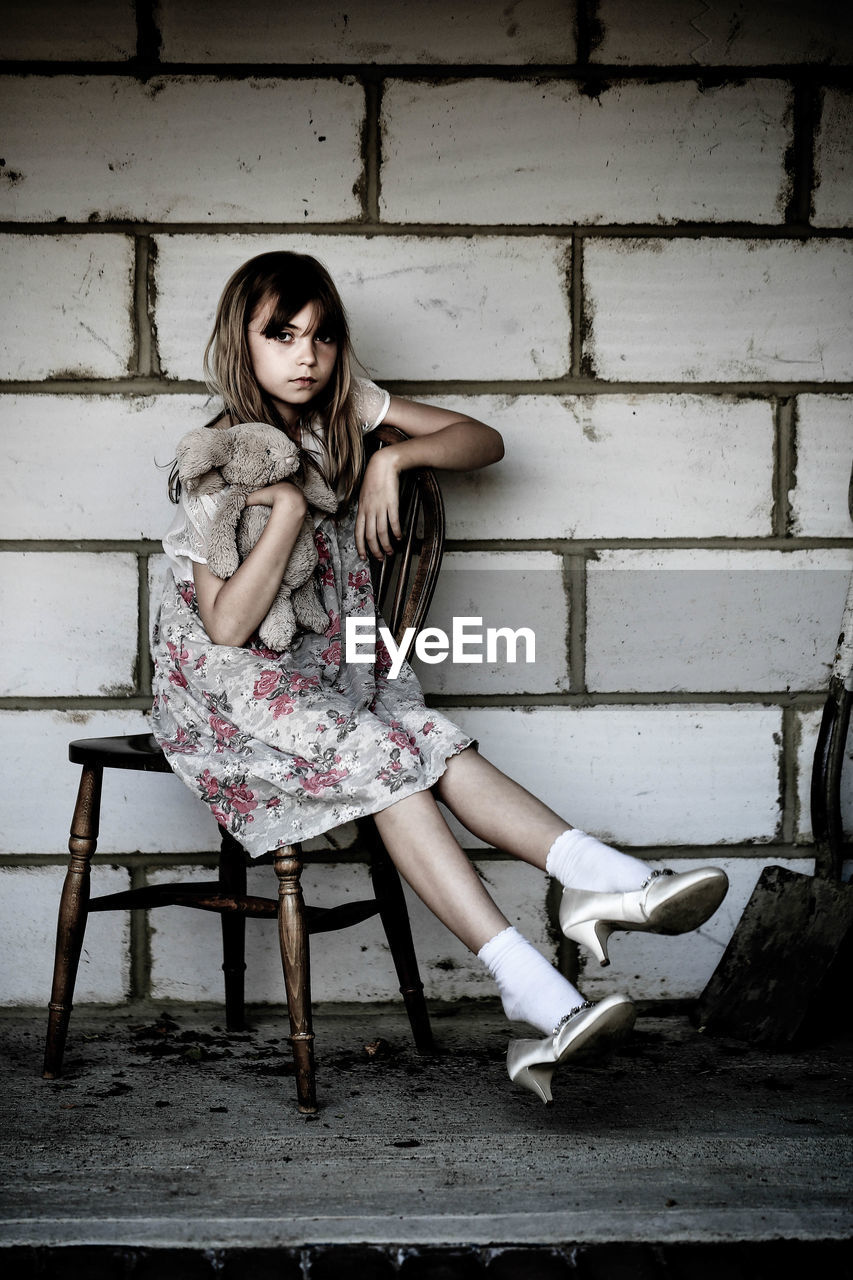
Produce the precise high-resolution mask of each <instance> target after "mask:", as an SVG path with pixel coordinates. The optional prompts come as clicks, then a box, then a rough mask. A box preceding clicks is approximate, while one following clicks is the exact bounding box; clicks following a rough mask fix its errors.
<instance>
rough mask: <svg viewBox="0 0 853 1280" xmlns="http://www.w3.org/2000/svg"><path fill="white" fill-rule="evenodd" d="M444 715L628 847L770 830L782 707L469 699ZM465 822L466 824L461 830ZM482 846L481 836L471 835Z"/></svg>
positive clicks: (504, 765)
mask: <svg viewBox="0 0 853 1280" xmlns="http://www.w3.org/2000/svg"><path fill="white" fill-rule="evenodd" d="M445 711H446V714H447V715H449V716H450V717H451V719H453V720H454V721H455V722H456V723H457V724H459V725H460V726H461V727H462V728H463V729H464V730H465V731H466V732H467V733H469V734H471V735H472V737H475V738H477V739H478V740H479V743H480V750H481V751H482V753H483V755H484V756H486V758H487V759H489V760H491V761H492V762H493V763H494V764H495V765H497V767H498V768H499V769H503V770H504V772H506V773H508V774H510V776H511V777H514V778H515V779H516V780H517V781H518V782H520V783H521V784H522V785H523V786H525V787H527V789H528V790H529V791H532V792H533V793H534V794H535V795H538V796H539V797H540V798H541V799H543V800H544V801H545V803H546V804H548V805H550V806H551V808H552V809H554V810H555V811H556V812H557V813H559V814H561V816H562V817H564V818H566V820H567V821H568V822H570V823H572V825H574V826H579V827H582V828H583V829H584V830H585V831H591V832H594V833H595V834H596V835H598V836H600V837H601V839H603V840H611V841H613V842H614V843H617V844H621V845H626V846H627V845H639V846H650V845H670V844H674V845H683V844H689V845H693V844H697V845H705V844H713V843H720V844H737V843H741V842H744V841H748V842H753V841H765V840H770V839H772V838H773V837H774V835H775V833H776V827H777V822H778V819H779V778H778V757H779V733H780V730H781V723H782V713H781V711H780V709H779V708H778V707H771V706H759V705H742V706H737V705H732V706H717V705H704V704H701V703H696V704H692V705H691V704H686V705H670V706H650V705H649V706H647V705H627V706H598V707H573V706H568V707H535V708H526V709H522V708H515V707H463V706H453V707H449V708H445ZM457 829H458V828H457ZM465 843H466V845H467V846H468V847H470V848H473V847H475V845H476V841H473V840H472V838H471V837H468V838H467V839H466V840H465Z"/></svg>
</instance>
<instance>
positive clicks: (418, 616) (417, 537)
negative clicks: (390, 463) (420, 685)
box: [366, 426, 444, 647]
mask: <svg viewBox="0 0 853 1280" xmlns="http://www.w3.org/2000/svg"><path fill="white" fill-rule="evenodd" d="M405 439H406V436H405V434H404V433H403V432H402V431H399V430H398V429H397V428H396V427H389V426H380V427H377V428H376V430H375V431H371V432H370V434H369V435H368V436H367V439H366V443H367V445H368V449H369V448H370V447H371V445H373V446H374V447H376V448H379V449H381V448H382V446H383V445H385V444H396V443H397V442H398V441H400V440H405ZM400 528H401V530H402V537H401V539H400V541H399V543H398V545H397V546H395V548H394V551H393V553H392V554H391V555H388V556H386V557H385V559H384V560H382V561H377V560H375V559H373V558H372V557H371V576H372V578H373V591H374V595H375V597H376V606H377V608H378V609H379V610H380V611H381V613H382V615H383V617H384V618H385V621H386V623H387V625H388V629H389V631H390V632H391V634H392V635H393V637H394V639H395V641H396V642H397V643H398V644H399V642H400V640H401V638H402V636H403V634H404V633H405V630H406V628H407V627H414V629H415V634H417V632H418V631H419V630H420V628H421V626H422V624H423V621H424V619H425V618H426V615H427V610H428V609H429V606H430V604H431V603H432V597H433V593H434V592H435V587H436V583H437V582H438V572H439V569H440V568H441V559H442V556H443V554H444V501H443V499H442V496H441V489H440V488H439V485H438V480H437V479H436V476H435V472H434V471H433V470H432V469H431V468H430V467H421V468H419V469H418V470H413V471H405V472H404V473H403V477H402V482H401V485H400ZM389 599H390V604H389V603H388V602H389ZM409 647H411V646H409Z"/></svg>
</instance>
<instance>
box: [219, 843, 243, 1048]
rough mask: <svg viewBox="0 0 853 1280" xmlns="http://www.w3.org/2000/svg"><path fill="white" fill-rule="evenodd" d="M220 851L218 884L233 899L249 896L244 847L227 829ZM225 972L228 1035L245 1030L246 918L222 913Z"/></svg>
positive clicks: (230, 913)
mask: <svg viewBox="0 0 853 1280" xmlns="http://www.w3.org/2000/svg"><path fill="white" fill-rule="evenodd" d="M220 830H221V831H222V844H221V846H220V850H219V884H220V886H221V888H222V891H223V892H224V893H227V894H228V895H229V896H230V897H235V898H238V897H244V896H245V893H246V857H245V854H244V852H243V847H242V845H240V844H239V843H238V842H237V841H236V840H235V839H234V837H233V836H232V835H231V834H230V833H229V832H227V831H226V830H225V829H224V828H220ZM220 920H221V922H222V972H223V973H224V975H225V1025H226V1027H227V1028H228V1030H229V1031H243V1030H245V1027H246V917H245V916H244V915H243V914H242V913H241V912H236V911H231V912H223V913H222V915H221V916H220Z"/></svg>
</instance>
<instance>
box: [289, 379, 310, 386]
mask: <svg viewBox="0 0 853 1280" xmlns="http://www.w3.org/2000/svg"><path fill="white" fill-rule="evenodd" d="M292 381H293V382H295V383H296V385H297V386H298V387H313V385H314V382H315V379H314V378H293V379H292Z"/></svg>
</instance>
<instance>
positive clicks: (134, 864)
mask: <svg viewBox="0 0 853 1280" xmlns="http://www.w3.org/2000/svg"><path fill="white" fill-rule="evenodd" d="M724 848H725V857H726V858H740V859H743V860H744V861H751V860H753V859H755V858H758V859H761V860H770V859H773V858H808V857H809V856H810V849H809V845H807V844H788V843H784V842H782V841H778V840H777V841H768V843H767V844H760V845H755V844H741V845H725V846H724ZM844 848H845V850H847V849H850V850H851V851H853V842H851V841H849V840H847V841H845V844H844ZM641 849H644V850H645V852H646V854H647V855H648V856H649V857H652V858H677V857H688V858H689V857H695V858H700V857H704V855H703V854H702V853H701V851H702V850H714V851H716V853H717V856H720V849H721V846H720V845H719V844H716V845H715V844H708V843H702V844H680V845H663V844H657V845H646V846H642V845H634V846H632V851H633V852H634V854H635V855H637V856H639V851H640V850H641ZM470 853H471V856H472V857H473V858H475V859H476V860H477V861H478V862H509V863H516V862H517V860H516V858H515V857H514V855H513V854H511V853H504V852H502V851H501V850H500V849H490V848H480V847H473V848H471V849H470ZM342 860H345V861H346V862H347V864H350V863H352V862H356V863H363V864H364V865H365V866H367V865H369V863H370V855H369V853H360V852H359V851H358V848H357V847H356V848H355V849H350V848H343V849H316V850H309V851H307V852H306V853H305V861H306V862H311V863H316V864H318V865H322V864H329V863H336V862H341V861H342ZM845 860H846V858H845ZM67 865H68V854H67V853H66V854H61V853H55V854H54V853H8V854H3V855H0V871H19V870H20V871H24V870H27V869H30V868H32V867H59V868H65V867H67ZM92 865H93V868H97V867H99V866H101V867H103V866H107V865H109V866H111V867H125V868H127V869H128V870H132V869H134V868H139V869H140V871H141V872H142V873H143V874H145V873H148V874H150V872H152V871H155V870H156V871H162V870H173V869H175V868H177V867H188V866H192V867H194V868H196V869H199V870H208V869H209V870H215V869H216V868H217V867H218V865H219V856H218V854H217V853H216V851H215V850H197V849H196V850H179V851H177V852H175V853H159V854H158V853H152V854H146V853H110V854H99V853H98V854H96V855H95V860H94V862H93V864H92ZM259 865H264V866H266V865H268V864H267V863H266V862H265V861H262V862H261V863H260V864H259ZM142 883H143V885H144V884H147V883H148V881H147V880H143V882H142ZM132 887H133V888H135V887H136V885H135V884H133V882H132ZM134 914H140V913H138V912H134ZM8 1012H9V1008H8V1006H6V1007H0V1018H2V1017H3V1015H4V1013H8Z"/></svg>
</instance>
